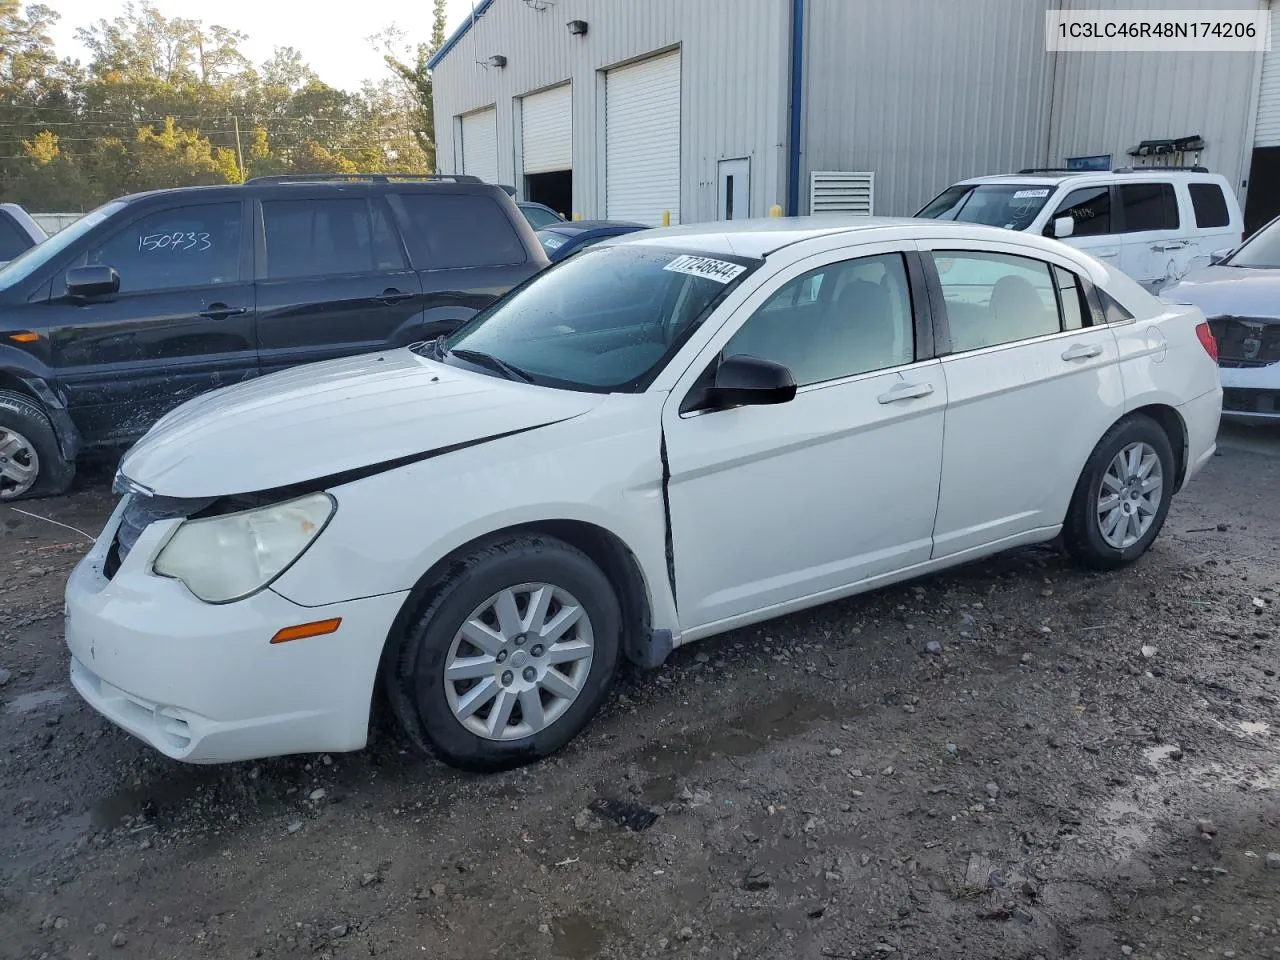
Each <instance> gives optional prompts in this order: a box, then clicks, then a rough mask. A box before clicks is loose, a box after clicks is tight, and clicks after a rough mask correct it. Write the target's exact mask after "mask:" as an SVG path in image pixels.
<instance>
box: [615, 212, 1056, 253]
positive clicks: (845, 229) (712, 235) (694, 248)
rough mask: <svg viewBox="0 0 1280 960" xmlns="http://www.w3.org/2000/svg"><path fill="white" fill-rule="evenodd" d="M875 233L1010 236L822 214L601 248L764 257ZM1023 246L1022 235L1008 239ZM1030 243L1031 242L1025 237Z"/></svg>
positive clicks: (693, 228) (627, 239) (627, 238)
mask: <svg viewBox="0 0 1280 960" xmlns="http://www.w3.org/2000/svg"><path fill="white" fill-rule="evenodd" d="M872 232H880V233H882V234H884V236H883V239H886V240H887V239H911V238H916V237H950V236H954V237H955V238H956V239H957V240H959V239H968V240H1000V241H1006V242H1007V241H1009V240H1010V236H1011V233H1012V231H1009V230H1005V229H1003V228H1001V227H985V226H979V225H977V224H972V223H959V222H955V221H951V220H925V219H913V218H911V217H861V216H838V215H831V214H823V215H818V216H809V217H759V218H754V219H750V220H730V221H719V222H714V223H695V224H688V225H683V226H678V227H654V228H651V229H648V230H642V231H640V232H638V233H627V234H623V235H622V236H620V237H613V238H611V239H609V240H605V241H604V242H603V243H602V244H601V246H620V245H623V244H627V245H632V244H645V245H649V246H655V247H667V248H669V249H675V250H688V251H690V252H697V253H704V254H714V253H720V254H728V255H730V256H739V257H756V258H759V257H767V256H768V255H769V254H771V253H774V252H775V251H777V250H781V249H782V248H783V247H789V246H791V245H792V244H795V243H801V242H803V241H805V240H814V239H817V238H820V237H829V236H832V235H834V234H841V233H846V234H851V235H852V234H862V233H872ZM1013 236H1014V237H1016V238H1017V242H1023V239H1024V236H1025V235H1022V234H1013ZM1031 239H1033V240H1034V239H1036V238H1031Z"/></svg>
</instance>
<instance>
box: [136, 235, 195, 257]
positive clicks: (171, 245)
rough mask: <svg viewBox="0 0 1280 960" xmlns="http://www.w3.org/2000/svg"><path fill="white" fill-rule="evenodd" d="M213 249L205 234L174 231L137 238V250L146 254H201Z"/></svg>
mask: <svg viewBox="0 0 1280 960" xmlns="http://www.w3.org/2000/svg"><path fill="white" fill-rule="evenodd" d="M212 247H213V241H212V239H210V237H209V234H207V233H191V232H184V231H182V230H175V231H174V232H173V233H151V234H147V235H146V236H145V237H144V236H139V237H138V249H139V250H140V251H145V252H148V253H151V252H154V251H157V250H172V251H180V252H183V253H185V252H187V251H195V252H196V253H203V252H204V251H205V250H209V249H211V248H212Z"/></svg>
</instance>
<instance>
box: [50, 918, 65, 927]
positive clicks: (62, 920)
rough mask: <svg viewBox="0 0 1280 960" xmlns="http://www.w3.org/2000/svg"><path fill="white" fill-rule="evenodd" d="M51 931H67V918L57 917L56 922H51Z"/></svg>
mask: <svg viewBox="0 0 1280 960" xmlns="http://www.w3.org/2000/svg"><path fill="white" fill-rule="evenodd" d="M53 929H55V930H65V929H67V918H66V917H58V918H57V919H56V920H54V921H53Z"/></svg>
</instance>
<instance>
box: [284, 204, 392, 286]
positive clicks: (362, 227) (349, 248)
mask: <svg viewBox="0 0 1280 960" xmlns="http://www.w3.org/2000/svg"><path fill="white" fill-rule="evenodd" d="M262 220H263V226H264V228H265V230H266V237H267V277H268V279H271V280H281V279H299V278H303V277H328V276H342V275H351V274H361V273H375V272H380V271H384V270H396V269H400V268H401V267H403V265H404V263H403V261H404V258H403V256H402V255H401V254H400V252H399V242H398V241H397V240H396V239H395V235H394V233H393V232H392V230H391V227H390V225H389V223H388V222H387V218H386V215H385V214H384V213H382V212H381V211H378V212H377V215H374V214H373V213H371V211H370V208H369V203H368V201H367V200H365V199H364V198H362V197H342V198H335V199H331V200H325V199H314V200H264V201H262Z"/></svg>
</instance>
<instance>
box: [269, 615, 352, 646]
mask: <svg viewBox="0 0 1280 960" xmlns="http://www.w3.org/2000/svg"><path fill="white" fill-rule="evenodd" d="M341 625H342V618H341V617H334V618H333V619H332V620H317V621H316V622H315V623H299V624H297V625H296V626H292V627H285V628H284V629H283V630H280V631H279V632H278V633H276V635H275V636H274V637H272V638H271V642H272V643H288V642H289V641H290V640H305V639H307V637H323V636H324V635H325V634H326V633H334V632H336V631H337V629H338V627H339V626H341Z"/></svg>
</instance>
